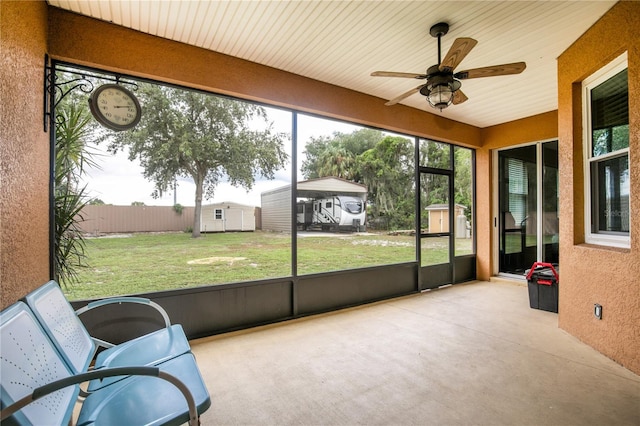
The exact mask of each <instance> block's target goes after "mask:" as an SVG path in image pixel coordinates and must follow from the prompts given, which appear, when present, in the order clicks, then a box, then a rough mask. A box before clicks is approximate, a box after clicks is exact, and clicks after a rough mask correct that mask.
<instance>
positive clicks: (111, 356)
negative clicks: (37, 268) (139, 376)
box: [25, 281, 191, 392]
mask: <svg viewBox="0 0 640 426" xmlns="http://www.w3.org/2000/svg"><path fill="white" fill-rule="evenodd" d="M25 301H26V303H27V305H29V307H30V308H31V310H32V311H33V313H34V315H35V316H36V318H37V320H38V321H39V323H40V325H41V326H42V327H43V328H44V330H45V332H46V333H47V334H48V335H49V337H50V338H51V340H52V342H53V343H54V345H55V346H56V348H57V349H58V351H59V352H60V354H61V355H62V357H63V359H64V361H65V362H66V363H67V365H68V366H69V368H70V369H71V372H72V373H74V374H77V373H82V372H84V371H86V370H87V368H88V367H89V365H90V364H91V363H92V361H93V368H94V369H100V368H107V367H128V366H152V365H158V364H160V363H162V362H165V361H168V360H170V359H172V358H175V357H176V356H179V355H182V354H185V353H188V352H190V351H191V347H190V345H189V341H188V340H187V338H186V336H185V334H184V330H183V329H182V326H180V325H179V324H176V325H171V322H170V320H169V316H168V315H167V313H166V312H165V310H164V309H162V307H161V306H160V305H158V304H157V303H155V302H152V301H151V300H149V299H145V298H141V297H113V298H108V299H104V300H98V301H96V302H92V303H90V304H88V305H87V306H85V307H83V308H81V309H79V310H78V311H74V310H73V307H72V306H71V304H70V303H69V302H68V301H67V299H66V298H65V296H64V294H63V293H62V290H61V289H60V286H59V285H58V284H57V283H56V282H55V281H49V282H48V283H46V284H45V285H43V286H42V287H40V288H38V289H36V290H34V291H33V292H31V293H30V294H28V295H27V296H26V297H25ZM113 303H117V304H121V303H134V304H141V305H146V306H150V307H152V308H154V309H156V310H157V311H158V312H159V313H160V315H161V316H162V318H163V320H164V323H165V327H164V328H162V329H160V330H157V331H154V332H152V333H149V334H146V335H144V336H140V337H138V338H136V339H133V340H130V341H127V342H124V343H121V344H118V345H114V344H111V343H109V342H105V341H104V340H100V339H96V338H93V337H92V336H90V335H89V332H88V331H87V329H86V328H85V327H84V325H83V324H82V321H81V320H80V318H79V315H81V314H82V313H84V312H87V311H89V310H91V309H96V308H99V307H101V306H105V305H107V304H113ZM100 346H102V347H104V348H107V349H105V350H103V351H102V352H100V353H98V354H97V356H96V355H95V354H96V351H97V349H98V347H100ZM94 356H95V360H94ZM120 379H121V377H109V378H104V379H103V380H93V381H91V382H90V383H89V385H88V387H87V390H88V391H89V392H91V391H94V390H96V389H99V388H100V387H103V386H106V385H108V384H111V383H113V382H115V381H117V380H120Z"/></svg>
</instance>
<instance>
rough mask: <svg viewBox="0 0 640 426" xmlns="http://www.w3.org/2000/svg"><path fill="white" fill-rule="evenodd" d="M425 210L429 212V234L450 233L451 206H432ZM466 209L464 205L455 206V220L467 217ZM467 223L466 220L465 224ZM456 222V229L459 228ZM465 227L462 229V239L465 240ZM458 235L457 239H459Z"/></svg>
mask: <svg viewBox="0 0 640 426" xmlns="http://www.w3.org/2000/svg"><path fill="white" fill-rule="evenodd" d="M425 210H427V211H428V212H429V232H449V205H448V204H431V205H429V206H427V207H425ZM465 210H466V207H465V206H463V205H462V204H456V205H455V212H454V215H453V217H454V220H457V218H458V217H463V218H464V217H465V216H464V211H465ZM463 223H466V218H465V219H464V222H463ZM457 225H458V224H457V222H456V227H457ZM464 230H465V227H462V232H463V234H462V237H463V238H464V235H465V234H464ZM457 236H458V235H457V233H456V237H457Z"/></svg>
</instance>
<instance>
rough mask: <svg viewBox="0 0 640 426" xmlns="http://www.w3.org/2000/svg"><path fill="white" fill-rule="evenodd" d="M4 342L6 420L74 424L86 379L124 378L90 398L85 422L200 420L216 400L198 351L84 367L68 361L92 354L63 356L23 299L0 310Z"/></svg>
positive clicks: (0, 361)
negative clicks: (141, 362)
mask: <svg viewBox="0 0 640 426" xmlns="http://www.w3.org/2000/svg"><path fill="white" fill-rule="evenodd" d="M59 332H60V330H59ZM0 347H1V348H2V351H1V352H0V372H1V375H0V402H1V408H2V410H1V412H0V422H2V424H3V425H10V424H19V425H40V424H55V425H65V424H69V423H70V420H71V419H72V417H73V413H74V408H75V406H76V403H79V402H78V401H79V400H78V398H77V397H78V395H79V393H80V386H79V384H80V383H83V382H86V381H90V380H100V379H102V378H106V377H124V378H121V379H120V380H118V381H116V382H114V383H111V384H109V385H108V386H102V387H100V388H99V389H97V390H95V391H93V392H89V393H88V394H87V396H86V398H83V400H82V402H81V404H82V405H81V407H80V410H79V413H78V417H77V424H78V425H83V426H89V425H100V424H108V425H115V424H118V425H142V424H145V425H180V424H184V423H187V422H188V423H189V424H190V425H192V426H195V425H197V424H199V414H201V413H203V412H204V411H206V410H207V409H208V408H209V406H210V405H211V400H210V397H209V393H208V390H207V388H206V386H205V384H204V381H203V379H202V376H201V375H200V371H199V369H198V367H197V364H196V362H195V358H194V356H193V354H192V353H190V352H189V353H184V354H181V355H178V356H175V357H173V358H171V359H168V360H165V361H164V362H160V363H158V364H157V365H155V366H129V367H116V368H110V367H104V368H100V369H97V370H93V371H89V372H80V373H78V372H77V371H76V370H75V367H72V366H70V365H69V364H68V362H69V359H73V361H74V362H80V363H85V362H86V361H84V360H83V359H82V357H80V356H77V357H71V358H69V357H68V356H63V355H62V354H61V352H59V349H58V347H56V345H54V343H53V341H52V340H51V339H50V335H48V334H47V332H46V331H45V329H44V328H42V326H41V325H40V324H39V322H38V320H37V319H36V317H35V315H34V314H33V313H32V311H31V309H30V308H29V307H28V306H27V305H26V304H25V303H23V302H17V303H15V304H14V305H11V306H10V307H9V308H7V309H5V310H4V311H2V312H0ZM79 348H81V346H79ZM79 352H80V351H79ZM67 355H68V354H67ZM91 356H92V355H91ZM88 357H89V355H87V356H86V358H88ZM86 358H85V359H86Z"/></svg>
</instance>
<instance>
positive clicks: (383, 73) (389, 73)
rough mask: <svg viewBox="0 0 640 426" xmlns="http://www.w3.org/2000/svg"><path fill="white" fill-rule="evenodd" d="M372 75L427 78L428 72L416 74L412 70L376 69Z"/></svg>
mask: <svg viewBox="0 0 640 426" xmlns="http://www.w3.org/2000/svg"><path fill="white" fill-rule="evenodd" d="M371 76H372V77H401V78H417V79H424V78H427V75H426V74H414V73H410V72H394V71H374V72H372V73H371Z"/></svg>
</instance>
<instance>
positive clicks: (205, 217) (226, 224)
mask: <svg viewBox="0 0 640 426" xmlns="http://www.w3.org/2000/svg"><path fill="white" fill-rule="evenodd" d="M255 211H256V208H255V207H254V206H247V205H244V204H238V203H234V202H230V201H224V202H222V203H215V204H207V205H203V206H202V211H201V215H200V232H228V231H255V230H256V217H255Z"/></svg>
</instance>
